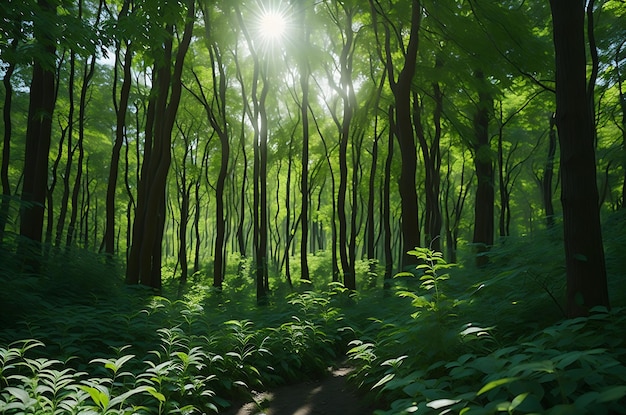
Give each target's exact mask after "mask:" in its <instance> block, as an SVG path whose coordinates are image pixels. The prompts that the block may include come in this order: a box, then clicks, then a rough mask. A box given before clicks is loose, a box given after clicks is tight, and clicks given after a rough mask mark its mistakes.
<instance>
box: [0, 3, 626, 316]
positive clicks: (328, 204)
mask: <svg viewBox="0 0 626 415" xmlns="http://www.w3.org/2000/svg"><path fill="white" fill-rule="evenodd" d="M561 3H562V2H559V1H552V2H545V1H542V2H519V1H505V2H497V3H492V2H484V1H462V2H459V1H443V2H441V1H437V2H429V1H416V0H414V1H410V2H395V1H391V0H390V1H375V0H371V1H369V2H365V1H318V2H304V1H303V2H289V1H279V0H274V1H267V2H262V1H258V2H250V1H241V2H238V1H237V2H233V1H217V2H203V1H199V2H196V1H192V0H188V1H165V2H158V3H156V2H149V1H132V0H125V1H106V0H101V1H88V0H80V1H61V0H58V1H57V0H38V1H36V2H35V1H25V2H8V3H4V4H3V5H2V6H1V7H2V9H1V12H2V19H3V29H2V34H1V38H0V40H1V43H2V52H1V56H0V60H1V62H2V75H3V86H4V88H3V97H4V106H3V114H4V122H3V125H2V127H3V136H4V140H3V155H2V187H3V198H2V208H1V213H0V219H1V223H0V238H1V240H2V243H3V246H5V247H9V248H8V249H15V250H16V253H17V254H18V256H20V257H21V258H22V262H23V263H24V264H25V265H26V266H28V267H30V268H31V269H32V270H33V271H35V272H36V271H37V270H38V269H39V266H40V262H41V261H40V259H41V257H42V255H43V256H45V255H47V254H48V252H49V251H50V250H51V251H53V252H54V251H56V250H58V249H62V248H64V247H65V248H72V247H80V248H85V249H88V250H92V251H96V252H103V253H106V255H108V256H109V257H110V259H112V260H115V261H120V262H121V263H123V264H125V267H126V281H127V283H129V284H142V285H146V286H150V287H152V288H154V289H157V290H159V289H160V288H161V285H162V267H163V265H164V261H165V262H171V261H175V267H174V269H175V272H176V274H177V275H178V278H180V281H181V284H185V282H186V281H187V278H188V276H189V275H192V274H194V273H197V272H200V271H201V270H202V272H205V271H206V272H207V273H208V274H209V275H210V276H211V277H212V278H213V285H214V286H215V287H216V288H218V289H222V287H223V283H224V282H225V280H226V268H227V265H228V261H239V262H240V263H241V264H243V263H244V262H245V261H246V260H248V259H250V260H251V266H252V267H253V272H252V273H251V275H254V276H255V278H256V286H257V294H258V296H259V301H260V302H262V301H263V298H264V296H265V295H266V294H267V293H268V292H269V290H270V285H269V275H276V276H281V279H282V280H283V281H286V282H287V283H288V284H289V285H290V286H291V285H293V280H294V279H296V280H303V281H312V282H315V281H314V277H313V276H312V275H311V271H310V267H309V263H308V262H309V259H308V257H309V256H315V255H318V254H321V253H328V254H329V255H330V256H331V259H330V264H331V275H332V281H336V282H341V283H342V284H344V285H345V287H347V288H348V289H350V290H355V289H357V287H358V286H362V285H367V284H369V282H366V281H365V280H363V279H361V280H359V281H357V277H356V275H357V268H358V267H359V264H360V263H361V262H363V261H365V262H367V263H368V264H369V271H368V274H367V275H370V276H372V275H378V274H381V277H382V279H383V280H385V281H387V280H389V279H390V278H391V277H392V275H393V274H394V273H395V272H398V271H402V270H404V271H406V270H411V269H412V268H413V267H414V266H415V265H416V264H417V263H418V261H417V260H416V259H415V257H414V256H411V255H409V254H408V252H409V251H410V250H412V249H413V248H415V247H422V246H423V247H429V248H432V249H433V250H434V251H441V252H445V254H446V258H447V259H448V260H450V261H452V262H456V261H457V259H458V256H459V254H462V255H464V256H465V260H466V261H470V262H475V263H476V265H478V266H485V265H486V264H488V262H489V251H490V248H491V247H493V246H494V245H496V244H499V243H503V242H504V241H505V240H506V239H507V238H510V237H523V238H532V237H533V235H537V234H541V233H545V232H551V231H552V229H554V228H555V227H557V228H559V227H562V228H564V232H565V234H564V235H565V236H564V242H565V243H564V246H565V252H566V268H567V275H568V283H569V288H568V298H570V300H571V299H573V298H574V297H576V296H579V295H582V296H583V297H585V298H583V299H582V300H581V301H583V303H585V304H587V305H586V306H582V307H580V308H577V307H573V308H571V309H570V310H569V311H568V312H569V313H570V314H571V315H579V314H581V313H582V314H585V313H586V311H585V310H588V309H589V307H591V306H593V305H598V304H603V305H607V306H608V296H607V294H606V290H605V289H603V288H598V287H604V286H606V271H605V270H604V256H603V252H602V251H603V247H602V236H601V231H600V228H601V225H600V215H601V214H602V212H606V213H610V212H615V211H618V210H620V209H621V208H622V207H623V205H624V194H625V192H626V186H625V184H624V183H625V180H624V178H625V177H626V169H625V168H624V165H623V160H624V156H623V151H624V143H625V141H626V132H625V131H626V128H625V127H624V120H625V119H626V115H624V114H625V111H624V105H625V104H624V86H623V73H624V71H623V65H624V53H625V52H624V49H625V45H624V33H625V30H626V26H625V25H624V23H623V20H624V19H623V14H624V5H623V3H622V2H620V1H616V0H610V1H601V2H596V1H591V2H588V3H587V4H585V5H582V4H581V5H579V7H567V6H564V5H563V4H561ZM553 28H554V30H553ZM568 39H573V40H572V41H568ZM555 51H556V54H555ZM559 68H560V69H559ZM568 105H569V107H568ZM578 121H580V123H579V124H576V123H577V122H578ZM24 137H25V138H26V139H25V140H24ZM557 147H558V150H559V151H557ZM563 157H565V158H563ZM559 194H560V196H561V201H562V204H560V203H558V202H557V200H558V196H559ZM585 206H586V207H585ZM583 228H585V229H584V230H583ZM583 234H584V235H586V236H584V235H583ZM583 239H585V240H586V241H587V242H581V240H583ZM555 243H558V241H557V240H555ZM33 244H35V245H33ZM11 246H13V247H14V248H10V247H11ZM592 251H593V252H592ZM472 256H475V259H474V260H472V259H471V257H472ZM206 264H210V265H208V266H207V265H206ZM240 268H241V267H240ZM379 268H380V271H379V270H378V269H379ZM577 269H579V270H581V271H579V272H578V273H579V274H581V275H578V276H575V275H574V274H576V270H577ZM589 273H592V274H593V275H589ZM582 274H584V276H583V275H582ZM585 281H588V284H589V285H585V284H587V283H585ZM593 287H595V288H593ZM590 290H599V292H598V293H597V295H596V294H593V295H591V294H589V293H588V292H589V291H590ZM603 290H604V294H602V293H601V292H600V291H603ZM588 295H591V297H588V298H587V296H588ZM572 301H573V300H572ZM570 303H571V301H570ZM570 305H571V304H570ZM579 305H581V304H579Z"/></svg>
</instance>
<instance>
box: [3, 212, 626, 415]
mask: <svg viewBox="0 0 626 415" xmlns="http://www.w3.org/2000/svg"><path fill="white" fill-rule="evenodd" d="M609 222H610V223H609V224H610V225H611V226H607V227H606V228H607V233H608V235H607V238H606V240H607V241H609V242H608V243H607V246H606V250H607V258H609V259H608V260H607V265H608V269H609V275H610V284H611V287H610V288H611V292H612V293H613V296H612V302H613V304H614V305H615V306H614V308H613V309H612V310H605V309H595V310H594V311H593V313H592V314H591V315H590V316H589V317H585V318H577V319H569V320H566V319H564V317H563V315H562V310H561V307H562V305H561V304H562V301H563V298H562V297H563V289H564V284H563V279H564V278H563V273H564V271H563V269H562V264H563V260H562V254H561V252H562V249H561V248H560V243H559V237H558V236H557V235H558V234H555V235H554V236H550V235H545V236H528V237H525V238H511V239H507V240H503V241H501V242H500V243H499V245H498V246H497V247H494V248H493V250H492V251H491V252H490V253H489V255H490V265H489V266H488V267H486V268H482V269H476V268H474V267H471V268H470V267H463V266H460V265H454V264H447V263H446V262H445V261H444V260H443V258H442V256H441V255H440V254H439V253H437V252H433V251H431V250H428V249H416V250H415V251H412V252H411V254H412V255H415V256H417V257H419V258H420V263H421V265H420V266H418V269H417V270H415V272H412V273H408V272H405V273H399V274H397V275H396V278H395V279H394V281H393V284H392V285H391V287H390V288H389V289H386V290H383V289H381V287H382V280H380V279H379V278H377V276H376V275H373V274H371V273H370V274H369V275H368V273H367V270H368V267H367V266H365V265H364V266H363V267H362V272H361V275H360V276H359V282H360V283H361V284H362V285H363V286H367V284H368V283H371V285H372V286H371V288H369V289H364V290H361V291H359V292H349V291H347V290H346V289H345V288H343V287H342V286H341V285H339V284H337V283H331V282H330V279H331V278H330V275H326V279H325V280H324V279H323V278H322V275H323V271H322V270H324V269H326V262H328V261H329V258H327V257H326V256H324V255H319V256H311V258H310V260H311V263H312V264H314V265H315V267H313V269H318V270H319V271H318V272H316V274H319V278H318V279H317V280H316V281H315V284H314V285H310V284H305V283H300V284H299V285H297V286H296V287H295V289H294V291H292V292H289V291H288V288H287V287H288V286H287V284H286V283H284V282H283V281H282V280H281V279H280V278H278V277H276V278H275V279H274V280H272V288H273V290H272V293H271V296H270V299H271V300H270V302H269V304H268V305H267V306H262V307H259V306H257V304H256V300H255V297H254V284H253V276H252V275H248V274H247V272H246V271H245V270H246V268H245V267H241V268H240V269H242V270H243V272H242V273H241V274H239V275H237V274H236V272H237V268H239V267H238V264H237V263H235V262H234V261H232V262H233V264H232V268H233V269H232V274H231V275H230V276H229V278H228V279H227V280H226V282H225V286H224V290H223V291H222V292H219V291H216V290H215V289H213V288H212V287H211V285H210V280H209V278H208V277H206V276H205V275H203V274H202V273H198V274H196V275H195V276H194V277H193V278H192V279H191V280H190V281H189V283H188V285H187V286H186V287H184V289H182V290H181V289H180V288H179V287H178V281H177V279H175V278H173V277H172V278H170V280H168V284H167V285H166V288H165V290H164V292H163V293H162V295H159V296H157V295H154V294H153V292H152V291H150V290H149V289H145V288H139V287H135V286H127V285H124V284H123V277H122V275H121V272H120V270H119V269H118V267H117V266H116V265H115V264H111V263H107V262H106V261H105V260H104V259H103V258H101V257H99V256H97V255H95V254H91V253H88V252H85V251H69V252H54V251H53V250H51V252H50V254H49V257H48V258H49V259H48V263H47V265H46V267H45V271H44V272H43V274H42V275H27V274H23V273H20V272H19V268H18V267H17V263H15V260H14V259H13V257H12V256H10V255H9V254H8V253H6V252H4V253H2V256H3V258H2V262H1V263H2V264H3V265H2V269H1V274H0V279H1V283H2V287H3V289H2V291H1V292H0V324H1V327H2V330H1V331H0V413H3V414H135V413H136V414H171V413H186V414H196V413H197V414H200V413H220V412H222V411H224V410H225V409H226V408H228V407H229V406H230V405H231V404H232V402H233V401H235V400H239V399H246V398H249V397H250V396H251V395H252V394H253V392H254V391H262V390H267V389H270V388H272V387H273V386H277V385H282V384H289V383H293V382H297V381H300V380H303V379H307V378H308V379H311V378H318V377H322V376H324V374H325V373H326V372H327V371H328V369H329V367H332V366H333V365H335V364H339V363H340V362H343V361H344V360H345V359H346V358H347V359H348V362H349V364H351V365H353V366H354V367H355V371H354V372H353V374H352V375H351V379H350V382H351V383H352V384H353V385H354V387H355V388H358V389H359V390H360V391H361V392H362V393H363V394H364V398H365V399H368V400H370V401H371V402H372V403H373V404H374V405H375V406H376V407H377V408H379V409H378V410H377V412H376V413H377V414H380V415H383V414H407V413H416V414H427V413H463V414H495V413H509V414H513V413H516V414H517V413H519V414H523V413H548V414H586V413H593V414H614V413H626V409H625V408H626V386H625V385H624V382H623V379H626V336H624V327H625V326H626V313H625V311H624V308H623V306H624V297H623V294H622V292H623V289H622V290H620V289H619V287H623V286H624V278H625V275H624V273H623V270H624V269H625V267H624V266H625V264H624V261H625V260H624V259H621V258H623V257H622V256H620V255H613V254H612V253H617V252H620V251H623V249H624V248H625V247H626V237H624V236H622V235H620V234H619V232H618V231H619V229H620V228H623V215H620V214H615V215H614V216H612V217H610V218H609ZM520 252H523V253H524V255H520ZM168 267H169V268H168V269H166V270H164V274H168V275H172V274H173V269H174V264H169V265H168ZM368 279H369V280H368Z"/></svg>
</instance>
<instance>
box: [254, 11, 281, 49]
mask: <svg viewBox="0 0 626 415" xmlns="http://www.w3.org/2000/svg"><path fill="white" fill-rule="evenodd" d="M286 28H287V20H286V18H285V16H284V14H283V13H281V12H279V11H273V10H266V11H264V12H263V14H262V15H261V16H260V21H259V31H260V35H261V36H262V37H263V38H264V40H265V41H268V42H275V41H278V40H280V39H281V38H282V37H283V36H284V35H285V32H286Z"/></svg>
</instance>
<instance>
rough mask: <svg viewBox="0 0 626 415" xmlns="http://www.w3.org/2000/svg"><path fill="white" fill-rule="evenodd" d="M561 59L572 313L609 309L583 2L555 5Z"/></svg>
mask: <svg viewBox="0 0 626 415" xmlns="http://www.w3.org/2000/svg"><path fill="white" fill-rule="evenodd" d="M550 8H551V11H552V26H553V36H554V49H555V54H556V60H555V62H556V107H557V110H556V125H557V129H558V133H559V148H560V159H561V170H560V172H561V204H562V206H563V225H564V241H565V267H566V273H567V314H568V316H570V317H576V316H582V315H586V314H587V313H588V312H589V310H590V309H591V308H592V307H594V306H604V307H609V296H608V288H607V279H606V265H605V262H604V249H603V242H602V232H601V225H600V210H599V205H598V188H597V184H596V160H595V149H594V127H593V126H594V123H593V119H592V111H591V108H590V102H589V99H588V97H587V90H586V64H587V61H586V57H585V40H584V21H585V8H584V2H583V1H580V0H579V1H576V2H574V3H572V2H571V1H569V0H550Z"/></svg>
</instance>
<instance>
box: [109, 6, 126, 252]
mask: <svg viewBox="0 0 626 415" xmlns="http://www.w3.org/2000/svg"><path fill="white" fill-rule="evenodd" d="M129 6H130V0H125V1H124V4H123V5H122V9H121V11H120V14H119V17H118V21H123V20H124V19H125V18H126V15H127V13H128V8H129ZM130 46H131V44H130V42H126V51H125V53H124V62H123V64H122V71H123V75H122V76H123V79H122V88H121V90H120V98H119V103H118V101H117V99H116V96H115V93H116V86H117V82H118V65H119V62H120V53H121V42H120V43H118V44H117V47H116V50H115V69H114V79H113V94H114V95H113V104H114V107H115V113H116V125H115V141H114V143H113V152H112V154H111V167H110V168H109V180H108V182H107V193H106V207H105V211H106V213H105V214H106V224H105V229H104V237H103V245H104V252H105V253H106V254H107V255H109V256H113V254H114V253H115V239H114V238H115V213H116V212H115V210H116V209H115V194H116V191H117V177H118V173H119V162H120V153H121V150H122V144H123V143H124V134H125V127H126V112H127V108H128V100H129V97H130V87H131V84H132V76H131V64H132V52H131V48H130Z"/></svg>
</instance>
